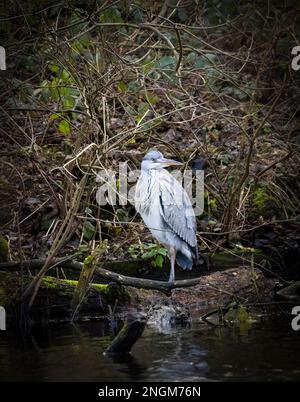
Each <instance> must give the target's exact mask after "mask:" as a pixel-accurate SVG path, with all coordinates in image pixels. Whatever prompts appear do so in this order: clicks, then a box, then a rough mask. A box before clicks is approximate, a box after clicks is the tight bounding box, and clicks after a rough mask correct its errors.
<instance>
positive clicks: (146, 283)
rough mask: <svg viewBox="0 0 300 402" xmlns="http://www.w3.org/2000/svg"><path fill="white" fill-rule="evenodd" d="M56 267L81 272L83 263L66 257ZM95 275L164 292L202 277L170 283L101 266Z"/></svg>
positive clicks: (38, 263)
mask: <svg viewBox="0 0 300 402" xmlns="http://www.w3.org/2000/svg"><path fill="white" fill-rule="evenodd" d="M44 263H45V259H39V260H27V261H21V262H7V263H2V264H0V271H1V269H4V267H6V270H8V269H11V270H15V269H16V268H20V267H21V266H22V267H23V269H32V270H33V269H39V268H41V267H42V266H43V264H44ZM55 267H56V268H57V267H62V268H70V269H74V270H76V271H78V272H81V270H82V267H83V263H81V262H78V261H70V260H66V259H64V258H59V259H54V260H53V261H52V265H51V267H49V270H48V272H49V271H50V270H51V269H53V268H55ZM94 275H95V276H99V277H101V278H104V279H106V280H107V281H112V282H116V283H118V284H120V285H123V286H133V287H136V288H143V289H153V290H160V291H162V292H169V291H170V290H172V289H175V288H182V287H190V286H195V285H198V283H199V281H200V279H201V277H198V278H192V279H183V280H178V281H175V282H172V283H169V282H163V281H158V280H152V279H143V278H135V277H131V276H125V275H122V274H119V273H116V272H112V271H109V270H107V269H105V268H101V267H96V268H95V271H94Z"/></svg>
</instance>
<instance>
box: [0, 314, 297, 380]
mask: <svg viewBox="0 0 300 402" xmlns="http://www.w3.org/2000/svg"><path fill="white" fill-rule="evenodd" d="M111 339H112V336H111V329H110V327H109V324H107V323H99V322H96V323H88V324H81V325H76V326H60V327H58V326H57V327H52V328H50V329H48V330H45V329H44V330H39V331H37V330H36V331H35V333H34V335H32V337H31V339H30V341H28V342H26V343H23V344H20V343H18V342H16V340H15V338H12V337H9V335H8V334H3V333H1V338H0V378H1V380H8V381H12V380H14V381H120V382H121V381H201V380H210V381H216V380H258V381H259V380H265V381H266V380H294V381H297V380H298V381H299V380H300V365H299V355H300V342H299V333H297V332H294V331H292V329H291V327H290V323H289V322H288V321H284V320H283V319H282V318H278V319H277V320H276V321H272V322H270V321H269V322H261V323H257V324H255V325H254V326H253V327H251V328H249V327H247V328H221V329H220V328H210V327H208V326H206V325H203V324H198V325H196V324H193V325H192V327H190V328H189V327H187V328H177V329H173V330H170V331H163V332H162V333H159V332H158V331H155V330H153V329H150V328H147V329H146V330H145V332H144V334H143V336H142V338H141V339H139V341H138V342H137V344H136V345H135V346H134V348H133V351H132V354H131V355H129V356H125V357H113V358H111V357H108V356H104V355H103V351H104V350H105V349H106V347H107V346H108V344H109V343H110V342H111Z"/></svg>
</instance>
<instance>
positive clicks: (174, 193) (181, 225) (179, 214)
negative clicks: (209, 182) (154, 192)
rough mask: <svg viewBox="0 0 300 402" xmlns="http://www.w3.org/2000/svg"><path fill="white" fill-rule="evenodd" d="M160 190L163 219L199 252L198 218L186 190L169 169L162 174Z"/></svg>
mask: <svg viewBox="0 0 300 402" xmlns="http://www.w3.org/2000/svg"><path fill="white" fill-rule="evenodd" d="M159 191H160V208H161V214H162V216H163V219H164V220H165V222H166V223H167V224H168V226H169V227H170V228H171V229H172V230H173V231H174V232H175V233H176V234H177V235H178V236H179V237H180V238H181V239H182V240H184V241H185V242H186V243H187V244H188V245H189V246H191V247H192V248H196V254H197V239H196V227H197V225H196V218H195V214H194V211H193V207H192V204H191V201H190V199H189V197H188V195H187V193H186V191H185V190H184V188H183V187H182V186H181V184H180V183H179V182H178V181H177V180H176V179H175V178H174V177H173V176H172V175H170V174H169V173H168V172H167V171H164V172H163V173H162V174H161V176H160V180H159Z"/></svg>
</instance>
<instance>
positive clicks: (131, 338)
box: [104, 313, 146, 355]
mask: <svg viewBox="0 0 300 402" xmlns="http://www.w3.org/2000/svg"><path fill="white" fill-rule="evenodd" d="M145 325H146V315H145V314H142V313H131V314H128V316H127V318H126V321H125V322H124V325H123V327H122V329H121V330H120V332H119V333H118V334H117V336H116V337H115V338H114V340H113V341H112V343H111V344H110V346H109V347H108V348H107V349H106V351H105V352H104V354H105V355H116V354H127V353H129V352H130V350H131V348H132V346H133V345H134V344H135V343H136V341H137V340H138V339H139V338H140V336H141V335H142V333H143V331H144V328H145Z"/></svg>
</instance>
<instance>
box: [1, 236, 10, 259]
mask: <svg viewBox="0 0 300 402" xmlns="http://www.w3.org/2000/svg"><path fill="white" fill-rule="evenodd" d="M7 258H8V241H7V240H6V238H5V237H4V236H2V235H0V261H1V262H5V261H7Z"/></svg>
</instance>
